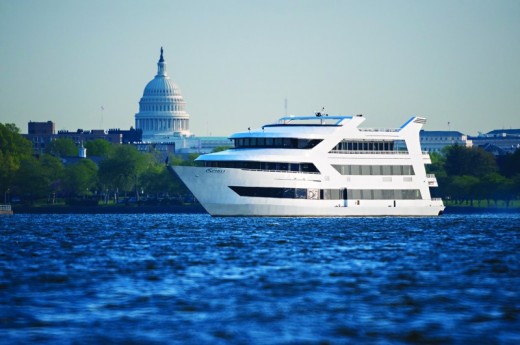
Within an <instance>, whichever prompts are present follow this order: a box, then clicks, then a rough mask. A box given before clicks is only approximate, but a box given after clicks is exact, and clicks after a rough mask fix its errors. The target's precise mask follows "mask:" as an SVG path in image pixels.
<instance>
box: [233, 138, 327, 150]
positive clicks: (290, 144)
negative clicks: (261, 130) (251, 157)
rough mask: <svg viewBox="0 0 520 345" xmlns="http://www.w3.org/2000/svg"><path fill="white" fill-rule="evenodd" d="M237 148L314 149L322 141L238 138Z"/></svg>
mask: <svg viewBox="0 0 520 345" xmlns="http://www.w3.org/2000/svg"><path fill="white" fill-rule="evenodd" d="M233 140H234V142H235V148H236V149H241V148H280V149H304V150H308V149H312V148H313V147H314V146H316V145H318V144H319V143H321V142H322V139H297V138H236V139H233Z"/></svg>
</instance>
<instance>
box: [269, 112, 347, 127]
mask: <svg viewBox="0 0 520 345" xmlns="http://www.w3.org/2000/svg"><path fill="white" fill-rule="evenodd" d="M345 120H352V116H340V115H336V116H328V115H316V116H294V115H291V116H286V117H282V118H281V119H279V120H278V122H277V123H273V124H269V125H264V126H263V127H262V128H267V127H284V126H299V127H301V126H303V127H306V126H312V127H316V126H318V127H322V126H325V127H330V126H332V127H338V126H342V122H343V121H345Z"/></svg>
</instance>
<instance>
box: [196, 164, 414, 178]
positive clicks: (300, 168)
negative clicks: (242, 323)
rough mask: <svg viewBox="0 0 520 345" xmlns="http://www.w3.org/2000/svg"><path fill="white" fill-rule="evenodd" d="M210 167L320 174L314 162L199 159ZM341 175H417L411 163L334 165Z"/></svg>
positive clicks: (205, 165)
mask: <svg viewBox="0 0 520 345" xmlns="http://www.w3.org/2000/svg"><path fill="white" fill-rule="evenodd" d="M197 165H199V166H204V167H208V168H231V169H248V170H263V171H287V172H301V173H312V174H319V173H320V171H319V170H318V168H316V166H315V165H314V164H313V163H284V162H257V161H197ZM332 166H333V167H334V169H336V170H337V171H338V172H339V173H340V174H341V175H374V176H381V175H386V176H392V175H393V176H403V175H404V176H410V175H415V172H414V169H413V166H411V165H336V164H333V165H332Z"/></svg>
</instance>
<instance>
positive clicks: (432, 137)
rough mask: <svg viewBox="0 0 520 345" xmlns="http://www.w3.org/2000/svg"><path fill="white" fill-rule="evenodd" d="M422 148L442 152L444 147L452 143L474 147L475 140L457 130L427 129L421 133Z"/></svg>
mask: <svg viewBox="0 0 520 345" xmlns="http://www.w3.org/2000/svg"><path fill="white" fill-rule="evenodd" d="M419 136H420V141H421V148H422V150H423V151H428V152H441V151H442V149H443V148H445V147H446V146H451V145H460V146H465V147H472V146H473V142H472V141H471V140H469V139H468V136H467V135H465V134H462V133H461V132H457V131H425V130H421V132H420V133H419Z"/></svg>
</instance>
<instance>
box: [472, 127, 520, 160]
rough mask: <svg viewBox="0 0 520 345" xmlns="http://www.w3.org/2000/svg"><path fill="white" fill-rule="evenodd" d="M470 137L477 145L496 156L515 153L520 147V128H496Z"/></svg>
mask: <svg viewBox="0 0 520 345" xmlns="http://www.w3.org/2000/svg"><path fill="white" fill-rule="evenodd" d="M470 138H471V140H472V141H473V144H474V145H475V146H478V147H482V148H483V149H484V150H486V151H488V152H491V153H493V154H494V155H495V156H500V155H504V154H507V153H513V152H515V151H516V150H517V149H519V148H520V129H495V130H492V131H490V132H488V133H486V134H482V133H480V134H479V135H478V136H475V137H470Z"/></svg>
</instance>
